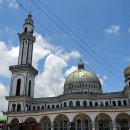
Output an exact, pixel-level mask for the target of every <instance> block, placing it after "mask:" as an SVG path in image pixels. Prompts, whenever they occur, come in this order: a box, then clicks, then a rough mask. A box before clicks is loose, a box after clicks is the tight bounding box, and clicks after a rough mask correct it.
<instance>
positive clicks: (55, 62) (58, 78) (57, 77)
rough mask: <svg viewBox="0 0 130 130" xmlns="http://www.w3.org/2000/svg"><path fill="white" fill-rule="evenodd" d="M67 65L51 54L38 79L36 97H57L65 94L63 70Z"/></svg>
mask: <svg viewBox="0 0 130 130" xmlns="http://www.w3.org/2000/svg"><path fill="white" fill-rule="evenodd" d="M66 66H67V63H66V62H65V61H64V60H63V59H62V58H60V57H58V56H56V55H54V54H50V55H48V57H47V58H46V61H45V65H44V71H43V72H42V73H41V74H40V75H39V76H38V77H37V78H36V86H35V96H36V97H39V96H45V97H46V96H47V97H48V96H55V95H59V94H61V93H63V85H64V76H63V74H62V70H63V68H64V67H66Z"/></svg>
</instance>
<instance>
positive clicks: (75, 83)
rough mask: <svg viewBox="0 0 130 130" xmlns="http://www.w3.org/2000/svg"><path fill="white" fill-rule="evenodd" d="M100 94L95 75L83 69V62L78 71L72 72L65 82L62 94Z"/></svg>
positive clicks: (99, 84) (98, 81)
mask: <svg viewBox="0 0 130 130" xmlns="http://www.w3.org/2000/svg"><path fill="white" fill-rule="evenodd" d="M79 92H80V93H82V92H83V93H101V92H102V90H101V83H100V80H99V78H98V77H97V76H96V74H94V73H92V72H91V71H89V70H86V69H84V64H83V62H82V63H81V61H80V63H79V64H78V70H76V71H74V72H72V73H71V74H70V75H69V76H68V77H67V78H66V80H65V84H64V93H79Z"/></svg>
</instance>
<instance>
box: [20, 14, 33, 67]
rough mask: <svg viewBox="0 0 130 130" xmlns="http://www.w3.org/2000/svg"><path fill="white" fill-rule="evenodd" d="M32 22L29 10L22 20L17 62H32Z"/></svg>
mask: <svg viewBox="0 0 130 130" xmlns="http://www.w3.org/2000/svg"><path fill="white" fill-rule="evenodd" d="M33 30H34V22H33V19H32V14H31V12H29V14H28V16H27V18H26V19H25V20H24V24H23V32H22V33H21V34H19V41H20V50H19V59H18V64H19V65H22V64H32V52H33V44H34V42H35V36H33Z"/></svg>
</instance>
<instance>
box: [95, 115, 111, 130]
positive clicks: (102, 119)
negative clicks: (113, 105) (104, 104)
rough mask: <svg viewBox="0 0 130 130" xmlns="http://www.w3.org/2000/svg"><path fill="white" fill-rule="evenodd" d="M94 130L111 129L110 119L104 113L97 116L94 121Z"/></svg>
mask: <svg viewBox="0 0 130 130" xmlns="http://www.w3.org/2000/svg"><path fill="white" fill-rule="evenodd" d="M95 122H96V129H98V130H111V129H112V125H111V122H112V119H111V117H110V116H109V115H107V114H105V113H101V114H98V115H97V116H96V119H95Z"/></svg>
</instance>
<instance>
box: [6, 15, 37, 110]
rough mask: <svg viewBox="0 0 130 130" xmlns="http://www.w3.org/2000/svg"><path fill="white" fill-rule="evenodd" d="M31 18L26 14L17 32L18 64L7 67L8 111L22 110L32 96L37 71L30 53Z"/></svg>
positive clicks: (31, 50) (31, 49)
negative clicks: (18, 42)
mask: <svg viewBox="0 0 130 130" xmlns="http://www.w3.org/2000/svg"><path fill="white" fill-rule="evenodd" d="M33 29H34V24H33V19H32V15H31V13H29V14H28V16H27V18H26V19H25V22H24V24H23V32H22V33H21V34H19V41H20V49H19V58H18V65H13V66H10V67H9V70H10V71H11V73H12V76H11V84H10V93H9V96H8V97H6V99H7V100H8V101H9V105H8V111H21V110H22V111H23V110H26V106H29V104H28V102H29V100H30V99H31V98H32V97H33V96H34V83H35V76H36V75H37V74H38V71H37V70H36V69H35V68H34V67H33V66H32V53H33V44H34V42H35V36H33Z"/></svg>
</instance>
